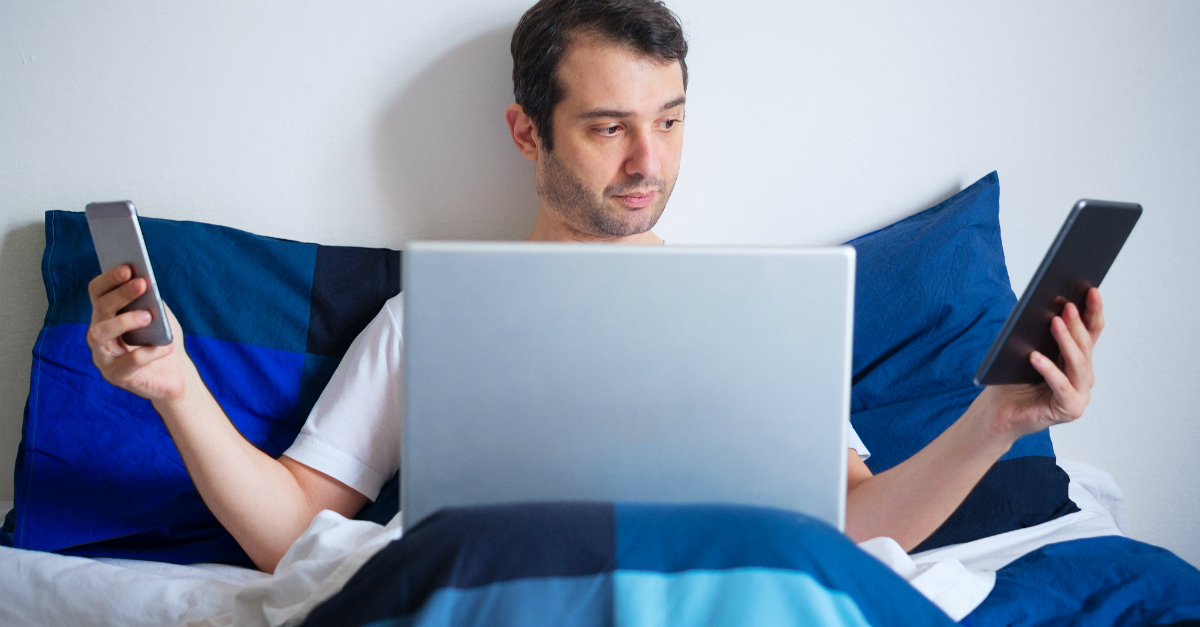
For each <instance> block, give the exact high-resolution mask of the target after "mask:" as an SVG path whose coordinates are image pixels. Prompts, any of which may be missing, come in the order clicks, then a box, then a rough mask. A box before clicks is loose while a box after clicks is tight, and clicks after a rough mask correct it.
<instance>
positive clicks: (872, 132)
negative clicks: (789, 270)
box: [0, 0, 1200, 564]
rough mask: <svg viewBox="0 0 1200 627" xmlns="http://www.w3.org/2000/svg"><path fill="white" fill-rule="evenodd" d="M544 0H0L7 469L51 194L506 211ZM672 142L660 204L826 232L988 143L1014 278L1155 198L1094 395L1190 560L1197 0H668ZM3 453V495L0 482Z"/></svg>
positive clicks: (1199, 180) (235, 216)
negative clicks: (531, 48) (675, 151)
mask: <svg viewBox="0 0 1200 627" xmlns="http://www.w3.org/2000/svg"><path fill="white" fill-rule="evenodd" d="M528 1H529V0H504V1H496V0H490V1H482V0H481V1H469V0H456V1H453V2H450V1H443V2H424V3H415V2H403V3H401V2H365V1H351V2H315V3H301V2H287V3H284V2H245V1H242V2H212V1H180V2H140V3H138V2H86V3H85V2H77V3H75V2H52V1H42V2H15V1H12V0H0V320H4V323H3V325H0V468H3V469H5V470H4V471H3V472H4V473H7V472H8V470H7V469H8V468H11V467H12V464H13V459H14V457H15V451H16V447H17V442H18V440H19V437H20V422H21V413H22V408H23V404H24V401H25V396H26V393H27V388H28V383H29V371H28V368H29V351H30V349H31V347H32V345H33V341H34V339H35V336H36V333H37V329H38V327H39V326H40V322H41V316H42V315H43V313H44V310H45V305H46V301H45V295H44V292H43V291H42V289H41V281H40V274H39V263H40V256H41V249H42V245H43V243H44V242H43V236H42V230H41V226H40V225H41V219H42V212H43V211H46V210H49V209H70V210H81V209H82V207H83V205H84V204H86V203H87V202H89V201H93V200H102V199H115V198H131V199H133V200H134V201H135V202H136V203H137V205H138V207H139V209H140V210H141V212H142V213H143V215H147V216H154V217H165V218H177V219H192V220H200V221H208V222H216V223H220V224H225V225H230V226H234V227H238V228H243V229H247V230H250V231H254V232H258V233H263V234H268V235H274V236H278V237H286V238H291V239H299V240H308V241H321V242H323V243H330V244H356V245H366V246H390V247H399V246H401V245H403V243H404V242H405V241H406V240H407V239H409V238H415V237H423V238H516V237H521V236H523V235H524V234H525V233H526V231H527V230H528V229H529V228H530V226H531V224H532V216H533V209H534V207H535V205H536V197H535V195H534V192H533V185H532V181H531V176H532V169H531V166H530V165H529V164H528V163H527V162H525V161H524V160H523V159H522V158H521V157H520V156H518V155H517V153H516V151H515V150H514V149H513V148H512V147H511V145H510V143H509V140H508V138H507V136H506V131H505V127H504V124H503V121H502V110H503V108H504V106H505V105H507V104H508V103H509V102H510V99H511V93H510V89H511V85H510V82H509V78H508V74H509V71H510V69H511V62H510V60H509V57H508V50H507V46H508V38H509V35H510V33H511V29H512V27H513V25H514V24H515V23H516V20H517V19H518V17H519V16H520V14H521V12H522V11H523V10H524V8H525V6H526V4H527V3H528ZM672 7H673V8H674V9H675V10H676V12H678V13H679V14H680V15H681V16H682V18H683V20H684V23H685V26H686V28H687V30H688V33H689V36H690V41H691V46H692V52H691V54H690V56H689V67H690V70H691V81H692V82H691V86H690V89H689V93H688V98H689V103H688V121H687V124H688V131H687V133H688V138H687V148H686V150H685V156H684V166H683V167H684V169H683V174H682V175H681V177H680V181H679V185H678V187H677V189H676V192H675V197H674V199H673V200H672V203H671V207H670V210H669V211H668V212H667V214H666V216H665V217H664V219H663V221H662V223H661V224H660V227H659V229H658V232H659V233H660V234H661V235H663V236H664V237H666V238H668V239H670V240H674V241H678V242H723V243H799V244H824V243H832V242H838V241H841V240H844V239H848V238H850V237H852V236H854V235H856V234H859V233H861V232H864V231H867V230H869V229H872V228H875V227H878V226H881V225H883V224H886V223H888V222H890V221H892V220H894V219H897V218H899V217H902V216H904V215H907V214H908V213H911V212H913V211H915V210H918V209H922V208H924V207H926V206H929V205H931V204H933V203H934V202H936V201H938V200H941V199H942V198H944V197H946V196H948V195H950V194H952V193H953V192H955V191H957V190H958V189H960V188H961V187H962V186H964V185H967V184H969V183H971V182H972V181H974V180H975V179H976V178H978V177H980V176H982V175H984V174H986V173H988V172H989V171H991V170H993V169H998V170H999V171H1000V178H1001V182H1002V188H1003V194H1002V198H1001V221H1002V224H1003V227H1004V238H1005V249H1006V251H1007V254H1008V259H1009V269H1010V273H1011V275H1012V278H1013V283H1014V286H1015V287H1016V288H1017V290H1018V292H1019V291H1020V290H1021V288H1022V287H1023V286H1024V284H1025V283H1026V282H1027V281H1028V278H1029V276H1030V275H1031V274H1032V272H1033V270H1034V267H1035V266H1036V264H1037V262H1038V261H1039V260H1040V258H1041V255H1042V253H1043V251H1044V250H1045V247H1046V246H1047V245H1048V244H1049V242H1050V240H1051V239H1052V238H1053V236H1054V234H1055V233H1056V231H1057V229H1058V225H1059V224H1060V222H1061V220H1062V218H1063V216H1064V215H1065V214H1066V212H1067V210H1068V209H1069V207H1070V205H1071V204H1072V203H1073V202H1074V201H1075V200H1076V199H1078V198H1080V197H1093V198H1106V199H1116V200H1129V201H1136V202H1141V203H1142V204H1143V205H1144V206H1145V208H1146V214H1145V216H1144V217H1143V219H1142V221H1141V223H1140V224H1139V225H1138V227H1137V229H1136V230H1135V231H1134V234H1133V236H1132V238H1131V239H1130V241H1129V243H1128V245H1127V247H1126V249H1125V251H1124V252H1122V254H1121V257H1120V259H1119V260H1118V261H1117V263H1116V265H1115V266H1114V268H1113V270H1112V271H1111V273H1110V274H1109V277H1108V279H1107V280H1106V281H1105V284H1104V294H1105V298H1106V307H1107V312H1108V321H1109V327H1108V329H1107V330H1106V331H1105V335H1104V338H1103V340H1102V342H1101V344H1100V346H1099V347H1098V352H1097V356H1096V367H1097V370H1098V385H1097V388H1096V392H1095V395H1094V399H1093V402H1092V405H1091V407H1090V409H1089V410H1088V412H1087V415H1086V416H1085V417H1084V419H1083V420H1081V421H1079V422H1078V423H1076V424H1073V425H1069V426H1063V427H1056V428H1055V431H1054V434H1053V435H1054V439H1055V442H1056V446H1057V449H1058V451H1059V453H1060V454H1061V455H1064V456H1067V457H1071V458H1075V459H1079V460H1083V461H1086V462H1090V463H1093V464H1095V465H1098V466H1100V467H1102V468H1104V469H1106V470H1108V471H1109V472H1111V473H1112V474H1113V475H1114V476H1115V477H1116V479H1117V481H1118V483H1119V484H1120V485H1121V487H1122V488H1123V490H1124V491H1125V494H1126V497H1127V500H1128V504H1129V512H1130V518H1131V523H1132V527H1133V533H1134V536H1135V537H1137V538H1139V539H1143V540H1146V541H1150V542H1154V543H1157V544H1161V545H1164V546H1166V547H1168V548H1170V549H1172V550H1174V551H1176V552H1177V553H1179V554H1180V555H1181V556H1183V557H1184V558H1186V559H1188V560H1190V561H1191V562H1192V563H1193V564H1200V533H1197V529H1198V528H1200V498H1197V497H1198V496H1200V494H1198V490H1197V477H1200V456H1197V455H1195V454H1193V451H1194V450H1196V449H1197V448H1198V447H1200V410H1197V405H1198V404H1200V365H1198V363H1200V360H1197V359H1196V358H1195V355H1196V354H1197V353H1198V352H1200V333H1198V332H1197V330H1196V328H1195V325H1196V324H1197V322H1198V321H1200V317H1198V316H1197V314H1196V311H1197V310H1198V309H1200V281H1197V280H1196V278H1195V273H1196V271H1197V270H1200V263H1198V262H1200V252H1198V250H1200V214H1198V212H1197V211H1196V210H1195V202H1196V199H1197V198H1200V176H1197V172H1200V115H1198V113H1197V112H1200V44H1197V43H1196V41H1197V40H1196V38H1195V33H1196V32H1197V30H1198V27H1200V4H1197V3H1194V2H1173V3H1172V2H1153V3H1150V2H1145V3H1100V2H1089V3H1068V2H1039V3H1033V2H936V3H917V2H836V3H809V2H786V3H785V2H780V3H766V2H727V1H726V2H722V1H708V2H705V1H700V0H674V1H673V2H672ZM11 495H12V486H11V483H10V482H7V481H5V482H3V483H0V499H10V498H12V497H11Z"/></svg>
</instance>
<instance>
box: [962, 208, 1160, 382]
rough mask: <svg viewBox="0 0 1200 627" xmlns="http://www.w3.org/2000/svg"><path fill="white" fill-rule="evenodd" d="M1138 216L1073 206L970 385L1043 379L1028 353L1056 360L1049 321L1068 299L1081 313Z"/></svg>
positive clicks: (1137, 212)
mask: <svg viewBox="0 0 1200 627" xmlns="http://www.w3.org/2000/svg"><path fill="white" fill-rule="evenodd" d="M1141 215H1142V206H1141V205H1138V204H1134V203H1127V202H1109V201H1106V200H1081V201H1079V202H1077V203H1075V208H1074V209H1072V210H1071V214H1070V215H1068V216H1067V221H1066V222H1065V223H1063V226H1062V230H1060V231H1059V232H1058V237H1056V238H1054V243H1053V244H1051V246H1050V250H1049V251H1048V252H1047V253H1046V257H1045V258H1044V259H1042V265H1040V266H1038V269H1037V272H1035V273H1034V275H1033V278H1032V279H1031V280H1030V281H1029V286H1028V287H1026V288H1025V293H1024V294H1022V295H1021V300H1020V301H1018V302H1017V306H1016V307H1014V308H1013V310H1012V313H1010V314H1009V315H1008V320H1006V321H1005V322H1004V327H1003V328H1002V329H1000V334H999V335H998V336H996V341H995V342H993V343H992V348H991V349H990V350H988V353H987V357H984V359H983V363H982V364H980V365H979V369H978V370H976V371H975V385H980V386H983V385H996V384H1004V383H1040V382H1041V381H1042V375H1041V374H1039V373H1038V371H1037V370H1034V369H1033V365H1032V364H1030V363H1029V355H1030V354H1032V353H1033V351H1035V350H1036V351H1038V352H1040V353H1041V354H1043V355H1045V356H1046V357H1049V358H1050V359H1055V360H1057V359H1058V356H1059V350H1058V342H1056V341H1055V340H1054V336H1053V335H1052V334H1051V333H1050V320H1051V319H1052V318H1054V316H1057V315H1059V314H1061V313H1062V310H1063V307H1064V306H1065V305H1066V304H1067V302H1068V301H1069V302H1073V303H1075V306H1076V307H1078V308H1079V311H1080V312H1082V311H1083V310H1084V300H1085V298H1086V297H1087V291H1088V289H1090V288H1092V287H1099V285H1100V281H1103V280H1104V275H1105V274H1107V273H1108V269H1109V267H1111V266H1112V263H1113V260H1115V259H1116V258H1117V253H1119V252H1121V247H1122V246H1123V245H1124V244H1125V240H1126V239H1127V238H1128V237H1129V233H1130V232H1131V231H1133V225H1134V224H1137V221H1138V218H1139V217H1141Z"/></svg>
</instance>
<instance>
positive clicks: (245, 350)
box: [5, 211, 400, 565]
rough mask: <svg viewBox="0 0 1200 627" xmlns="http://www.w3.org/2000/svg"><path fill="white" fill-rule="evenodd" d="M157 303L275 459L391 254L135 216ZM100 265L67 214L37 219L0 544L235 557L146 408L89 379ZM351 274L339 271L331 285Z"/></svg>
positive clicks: (386, 286) (359, 318)
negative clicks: (39, 309)
mask: <svg viewBox="0 0 1200 627" xmlns="http://www.w3.org/2000/svg"><path fill="white" fill-rule="evenodd" d="M141 226H142V231H143V234H144V236H145V239H146V247H147V249H148V251H149V253H150V257H151V259H152V261H153V263H154V267H155V275H156V277H157V279H158V282H159V287H160V289H161V290H162V293H163V299H164V300H165V301H166V302H167V304H168V305H169V306H170V307H171V309H172V311H173V312H174V313H175V315H176V316H177V317H178V318H179V321H180V324H181V325H182V327H183V330H184V335H185V348H186V349H187V351H188V354H189V355H190V356H191V357H192V359H193V361H194V362H195V363H196V366H197V368H198V370H199V371H200V375H201V376H202V377H203V378H204V381H205V383H206V384H207V386H208V388H209V389H210V390H211V391H212V393H213V395H214V396H215V397H216V398H217V400H218V401H219V402H220V403H221V405H222V407H223V408H224V409H225V411H226V413H227V414H228V416H229V418H230V420H231V421H232V422H233V424H234V425H235V426H236V427H237V428H238V430H239V431H240V432H241V433H242V434H243V435H244V436H246V438H247V439H248V440H249V441H250V442H252V443H253V444H254V445H255V446H258V447H259V448H261V449H262V450H264V451H265V452H267V453H268V454H270V455H272V456H278V455H279V454H281V453H282V452H283V451H284V450H286V449H287V447H288V446H289V445H290V444H291V442H292V440H294V439H295V436H296V434H297V433H298V432H299V429H300V427H301V426H302V425H303V422H304V419H305V417H306V416H307V414H308V411H309V410H310V409H311V407H312V405H313V403H315V402H316V399H317V397H318V396H319V395H320V392H321V390H322V389H323V388H324V387H325V384H326V383H328V381H329V377H330V376H331V375H332V373H333V370H334V369H335V368H336V367H337V364H338V362H339V360H340V358H341V355H342V354H343V353H344V351H345V348H346V347H347V346H348V345H349V342H350V340H352V339H353V338H354V337H355V336H356V335H357V334H358V333H359V332H360V331H361V330H362V328H363V327H365V326H366V324H367V323H368V322H369V321H370V320H371V318H372V317H373V316H374V315H375V313H376V312H378V311H379V308H380V307H382V305H383V302H384V301H385V300H386V299H387V298H389V297H391V296H393V295H395V294H396V293H398V292H399V290H400V283H399V280H400V279H399V277H400V275H399V267H400V255H399V253H398V252H396V251H391V250H385V249H365V248H352V247H327V246H319V245H316V244H306V243H300V242H290V241H285V240H279V239H273V238H268V237H262V236H258V235H253V234H250V233H246V232H244V231H238V230H236V229H230V228H227V227H221V226H215V225H211V224H201V223H197V222H179V221H171V220H156V219H146V218H143V219H142V220H141ZM99 272H100V268H99V265H98V263H97V261H96V254H95V252H94V249H93V248H92V243H91V237H90V235H89V233H88V229H87V221H86V218H85V216H84V214H82V213H72V212H61V211H50V212H47V214H46V251H45V254H44V256H43V259H42V275H43V279H44V282H45V285H46V295H47V298H48V300H49V308H48V309H47V312H46V320H45V326H44V327H43V328H42V331H41V333H40V334H39V336H38V340H37V343H36V345H35V346H34V351H33V356H34V359H33V369H32V377H31V385H30V394H29V400H28V402H27V403H26V408H25V422H24V425H23V427H22V442H21V445H20V448H19V449H18V460H17V468H16V486H15V491H16V508H15V515H13V516H11V517H10V518H9V520H8V522H7V523H6V525H5V532H7V533H10V534H11V541H12V544H13V545H14V546H17V547H20V548H30V549H41V550H51V551H59V552H63V553H68V554H74V555H86V556H110V557H128V558H139V559H154V560H160V561H168V562H180V563H189V562H198V561H216V562H229V563H236V564H244V565H249V564H250V561H249V559H248V558H247V557H246V555H245V553H243V552H242V550H241V549H240V548H239V547H238V546H237V543H236V542H234V541H233V538H232V537H230V536H229V534H228V533H227V532H225V530H224V529H223V528H221V526H220V525H219V524H218V523H217V521H216V519H215V518H213V516H212V514H211V513H210V512H209V511H208V509H207V507H205V505H204V503H203V501H202V500H201V499H200V497H199V495H198V494H197V492H196V490H195V487H194V486H193V485H192V482H191V480H190V479H189V477H188V476H187V472H186V469H185V468H184V466H183V462H182V460H181V459H180V457H179V453H178V451H177V449H176V448H175V445H174V443H173V442H172V441H171V439H170V437H169V435H168V434H167V432H166V428H165V426H164V425H163V424H162V421H161V419H160V418H159V417H158V415H157V414H155V413H154V411H153V409H152V408H151V406H150V404H149V403H148V402H147V401H145V400H143V399H140V398H138V397H136V396H133V395H132V394H129V393H127V392H124V391H121V390H119V389H117V388H115V387H113V386H111V385H109V384H108V383H107V382H105V381H104V380H103V379H102V378H101V377H100V375H99V373H98V372H97V371H96V368H95V366H94V365H93V364H92V360H91V354H90V352H89V351H88V348H87V344H86V342H85V340H84V336H85V333H86V324H87V322H88V321H89V319H90V318H91V306H90V303H89V301H88V298H87V292H86V289H87V283H88V282H89V281H90V280H91V279H92V278H93V277H95V276H96V275H97V274H99ZM347 277H354V278H355V280H347Z"/></svg>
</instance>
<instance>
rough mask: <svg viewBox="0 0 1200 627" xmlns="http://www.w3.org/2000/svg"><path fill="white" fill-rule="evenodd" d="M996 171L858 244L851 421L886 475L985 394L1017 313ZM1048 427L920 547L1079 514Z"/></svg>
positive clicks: (1015, 450) (874, 467)
mask: <svg viewBox="0 0 1200 627" xmlns="http://www.w3.org/2000/svg"><path fill="white" fill-rule="evenodd" d="M999 211H1000V181H999V177H998V176H997V174H996V173H995V172H992V173H991V174H988V175H987V176H985V177H983V178H981V179H979V181H977V182H975V183H974V184H972V185H971V186H970V187H967V188H966V189H964V190H962V191H961V192H959V193H957V194H955V195H954V196H953V197H951V198H949V199H947V200H946V201H944V202H942V203H939V204H938V205H937V206H934V207H932V208H930V209H926V210H925V211H922V212H920V213H917V214H915V215H912V216H909V217H907V218H905V219H903V220H900V221H899V222H896V223H894V224H891V225H889V226H886V227H884V228H882V229H879V230H877V231H874V232H871V233H868V234H866V235H863V236H861V237H858V238H856V239H854V240H851V241H850V242H848V244H850V245H852V246H854V248H855V251H856V252H857V259H858V261H857V277H858V278H857V285H856V288H855V294H854V300H855V302H854V363H853V379H852V382H853V387H852V391H851V401H850V412H851V416H850V421H851V423H852V424H853V425H854V428H855V430H856V431H857V432H858V434H859V436H860V437H861V438H862V440H863V443H864V444H866V445H867V448H868V449H870V450H871V457H870V458H869V459H868V460H867V465H868V466H869V467H870V469H871V471H872V472H875V473H879V472H883V471H885V470H887V469H889V468H891V467H893V466H895V465H896V464H899V463H900V462H902V461H904V460H906V459H908V458H909V457H911V456H912V455H913V454H915V453H916V452H917V451H919V450H921V449H922V448H924V447H925V446H926V445H927V444H929V443H930V442H932V441H933V440H934V439H935V438H936V437H937V436H938V435H940V434H941V433H942V431H944V430H945V429H946V428H947V427H949V426H950V425H951V424H953V423H954V421H955V420H957V419H958V417H959V416H961V415H962V414H963V412H964V411H966V409H967V407H968V406H969V405H970V404H971V402H972V401H973V400H975V397H976V396H978V395H979V392H980V391H981V388H977V387H975V385H974V383H973V382H972V380H971V377H972V376H973V375H974V373H975V370H976V368H978V366H979V363H980V362H981V361H983V357H984V355H985V354H986V353H987V350H988V348H989V347H990V346H991V344H992V341H993V340H994V339H995V337H996V334H997V333H999V331H1000V327H1002V326H1003V325H1004V320H1005V319H1006V318H1007V317H1008V314H1009V312H1010V311H1011V310H1012V308H1013V306H1014V305H1016V296H1015V295H1014V294H1013V292H1012V288H1011V287H1010V286H1009V280H1008V269H1007V267H1006V266H1005V264H1004V248H1003V245H1002V243H1001V240H1000V219H999ZM1053 458H1054V447H1053V445H1052V444H1051V442H1050V434H1049V432H1048V431H1041V432H1039V433H1035V434H1032V435H1028V436H1025V437H1023V438H1021V439H1020V440H1017V442H1016V443H1015V444H1014V445H1013V447H1012V449H1011V450H1009V452H1008V453H1007V454H1005V455H1004V457H1003V458H1001V461H1000V463H998V464H997V465H996V466H995V467H994V468H993V469H992V471H990V472H989V473H988V474H987V476H985V477H984V478H983V480H982V481H981V482H980V484H979V486H978V487H977V488H976V489H975V490H974V491H973V492H972V493H971V495H970V496H968V497H967V499H966V500H965V501H964V503H963V505H962V506H961V507H960V508H959V510H958V511H957V512H955V514H954V515H953V516H951V517H950V519H949V520H947V521H946V523H945V524H944V525H943V526H942V527H941V528H940V529H939V530H938V531H937V532H935V533H934V534H933V535H932V536H931V537H930V538H929V539H928V540H926V541H925V542H924V543H922V544H921V545H920V546H918V547H917V548H916V550H917V551H922V550H926V549H932V548H937V547H939V546H945V545H947V544H953V543H957V542H966V541H969V540H975V539H978V538H982V537H986V536H989V535H993V534H995V533H1001V532H1004V531H1011V530H1013V529H1020V528H1023V527H1028V526H1032V525H1036V524H1039V523H1042V522H1045V521H1047V520H1053V519H1054V518H1057V517H1059V516H1062V515H1064V514H1067V513H1070V512H1072V511H1078V508H1077V507H1075V504H1074V503H1072V502H1071V501H1070V499H1069V498H1068V497H1067V485H1068V483H1069V478H1068V477H1067V475H1066V473H1064V472H1063V471H1062V470H1061V469H1059V468H1058V466H1057V465H1055V464H1054V461H1053Z"/></svg>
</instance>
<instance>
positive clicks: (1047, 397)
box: [984, 287, 1104, 438]
mask: <svg viewBox="0 0 1200 627" xmlns="http://www.w3.org/2000/svg"><path fill="white" fill-rule="evenodd" d="M1085 304H1086V308H1085V310H1084V312H1083V314H1082V315H1081V314H1080V312H1079V309H1078V308H1077V307H1076V306H1075V304H1074V303H1067V304H1066V305H1065V306H1064V307H1063V312H1062V315H1059V316H1055V317H1054V318H1053V319H1052V320H1051V321H1050V332H1051V334H1053V335H1054V339H1055V340H1056V341H1057V342H1058V348H1059V351H1060V356H1059V359H1058V363H1055V362H1053V361H1051V360H1050V359H1049V358H1048V357H1046V356H1045V355H1043V354H1041V353H1039V352H1037V351H1034V352H1033V354H1032V355H1030V357H1029V361H1030V363H1031V364H1032V365H1033V367H1034V369H1035V370H1037V371H1038V372H1039V373H1040V374H1041V375H1042V376H1043V377H1044V378H1045V381H1044V382H1042V383H1037V384H1014V385H994V386H989V387H988V389H987V390H985V391H984V392H985V394H986V395H988V396H991V397H992V398H990V399H988V401H990V402H991V403H995V405H993V407H995V409H996V412H995V413H994V414H993V415H994V416H995V418H996V420H997V421H998V423H997V424H995V426H996V427H997V428H999V429H1000V430H1002V431H1005V432H1008V433H1010V434H1011V435H1012V436H1014V438H1015V437H1020V436H1023V435H1026V434H1029V433H1034V432H1036V431H1041V430H1042V429H1045V428H1047V427H1049V426H1050V425H1055V424H1062V423H1065V422H1071V421H1072V420H1075V419H1076V418H1078V417H1080V416H1082V415H1083V410H1084V408H1085V407H1087V404H1088V401H1090V400H1091V398H1092V384H1093V383H1094V382H1095V372H1094V371H1093V370H1092V348H1093V347H1094V346H1095V345H1096V340H1098V339H1099V338H1100V331H1101V330H1103V329H1104V303H1103V301H1102V300H1101V298H1100V290H1098V289H1096V288H1094V287H1093V288H1091V289H1090V290H1088V293H1087V297H1086V301H1085Z"/></svg>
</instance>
